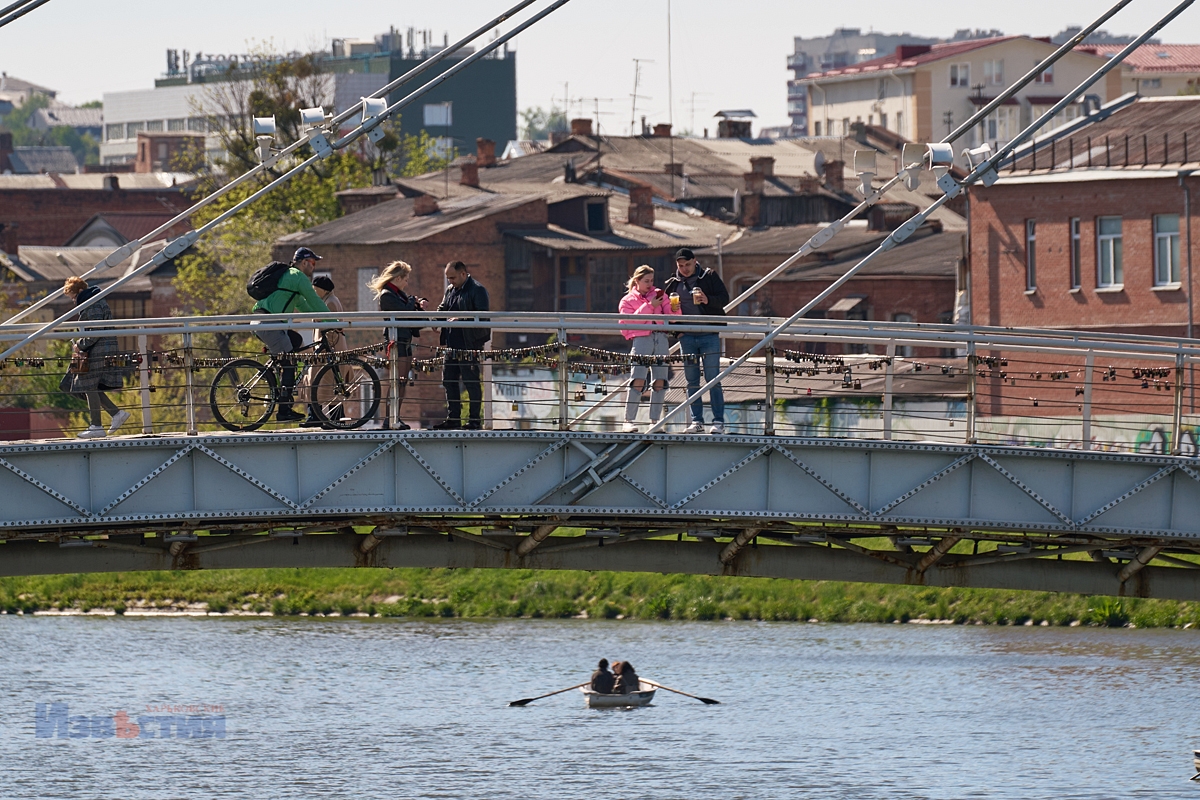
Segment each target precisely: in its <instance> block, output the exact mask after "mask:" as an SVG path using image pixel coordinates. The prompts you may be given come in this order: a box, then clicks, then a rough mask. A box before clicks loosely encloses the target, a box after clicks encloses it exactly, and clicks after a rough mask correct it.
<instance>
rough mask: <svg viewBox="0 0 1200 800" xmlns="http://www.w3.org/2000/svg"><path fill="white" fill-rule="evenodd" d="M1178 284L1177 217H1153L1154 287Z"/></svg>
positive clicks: (1162, 215)
mask: <svg viewBox="0 0 1200 800" xmlns="http://www.w3.org/2000/svg"><path fill="white" fill-rule="evenodd" d="M1178 284H1179V215H1178V214H1158V215H1156V216H1155V217H1154V285H1155V286H1172V285H1178Z"/></svg>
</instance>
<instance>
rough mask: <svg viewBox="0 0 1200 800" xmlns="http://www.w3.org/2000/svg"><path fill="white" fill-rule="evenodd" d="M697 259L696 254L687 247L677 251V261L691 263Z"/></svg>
mask: <svg viewBox="0 0 1200 800" xmlns="http://www.w3.org/2000/svg"><path fill="white" fill-rule="evenodd" d="M695 257H696V254H695V253H693V252H692V251H691V250H690V249H688V248H686V247H681V248H679V249H678V250H676V251H675V260H676V261H678V260H679V259H681V258H683V259H686V260H688V261H691V260H692V259H693V258H695Z"/></svg>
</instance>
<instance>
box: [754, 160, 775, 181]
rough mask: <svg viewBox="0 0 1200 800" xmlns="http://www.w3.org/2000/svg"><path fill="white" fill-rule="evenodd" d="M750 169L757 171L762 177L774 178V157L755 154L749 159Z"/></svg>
mask: <svg viewBox="0 0 1200 800" xmlns="http://www.w3.org/2000/svg"><path fill="white" fill-rule="evenodd" d="M750 171H751V172H757V173H758V174H760V175H762V176H763V177H764V178H774V177H775V158H774V157H773V156H756V157H755V158H752V159H750Z"/></svg>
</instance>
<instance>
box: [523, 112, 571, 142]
mask: <svg viewBox="0 0 1200 800" xmlns="http://www.w3.org/2000/svg"><path fill="white" fill-rule="evenodd" d="M521 123H522V125H521V135H522V136H523V137H524V138H526V139H535V140H536V139H549V138H550V134H551V133H561V132H564V131H567V130H569V127H568V125H567V114H566V112H565V111H562V110H560V109H558V108H555V107H554V106H551V107H550V110H549V111H547V110H546V109H544V108H542V107H541V106H531V107H529V108H527V109H525V110H524V111H522V112H521Z"/></svg>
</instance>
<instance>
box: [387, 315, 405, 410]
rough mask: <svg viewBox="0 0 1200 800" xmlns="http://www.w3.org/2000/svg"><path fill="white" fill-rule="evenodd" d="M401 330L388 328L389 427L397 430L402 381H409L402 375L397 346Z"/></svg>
mask: <svg viewBox="0 0 1200 800" xmlns="http://www.w3.org/2000/svg"><path fill="white" fill-rule="evenodd" d="M399 332H400V329H399V328H388V341H389V342H391V343H392V346H391V347H389V348H388V404H387V417H388V427H389V428H391V429H392V430H396V429H397V428H399V427H400V381H406V380H408V376H407V375H401V374H400V347H399V346H398V345H397V344H396V337H397V336H398V335H399Z"/></svg>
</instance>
